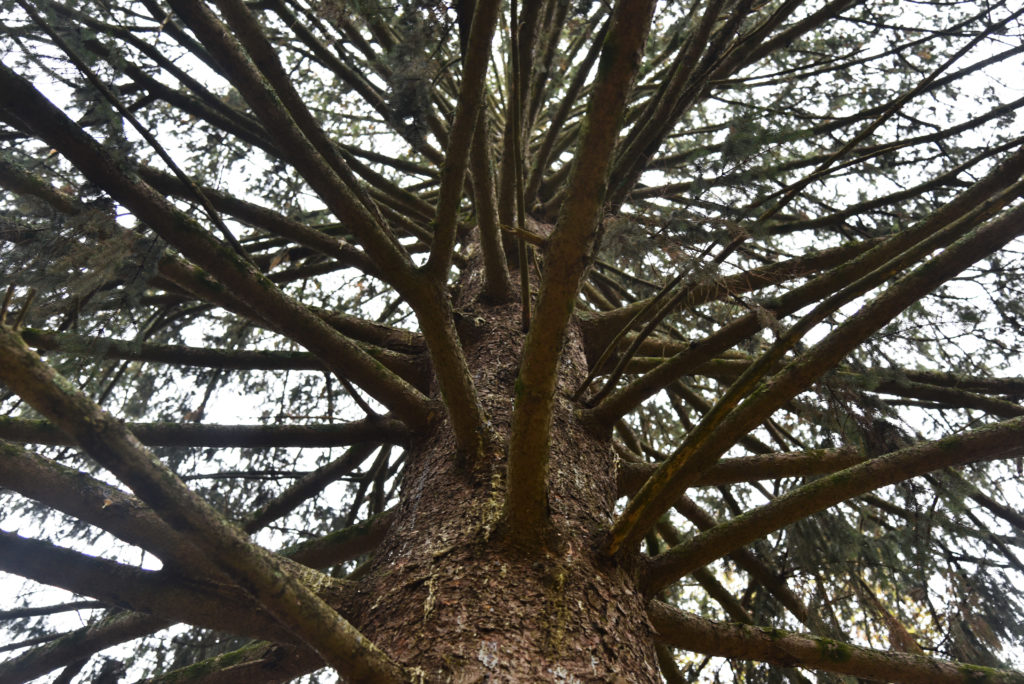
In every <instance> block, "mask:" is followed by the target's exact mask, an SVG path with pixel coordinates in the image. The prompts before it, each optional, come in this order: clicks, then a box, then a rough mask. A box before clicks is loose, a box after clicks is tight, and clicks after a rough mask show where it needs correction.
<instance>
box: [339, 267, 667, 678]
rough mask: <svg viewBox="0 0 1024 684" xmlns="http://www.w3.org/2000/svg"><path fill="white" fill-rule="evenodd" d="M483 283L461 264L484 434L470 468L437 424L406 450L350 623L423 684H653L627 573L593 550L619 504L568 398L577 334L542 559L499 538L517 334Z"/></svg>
mask: <svg viewBox="0 0 1024 684" xmlns="http://www.w3.org/2000/svg"><path fill="white" fill-rule="evenodd" d="M482 285H483V283H482V276H481V273H480V272H479V270H478V269H469V270H468V272H467V276H466V277H465V279H464V282H463V284H462V287H461V291H460V292H459V293H458V295H457V298H456V301H457V304H458V310H459V311H460V313H461V315H462V319H461V330H460V332H461V334H462V338H463V343H464V344H465V347H466V357H467V359H468V360H469V367H470V369H471V372H472V373H473V382H474V383H475V385H476V387H477V388H478V390H479V393H480V399H481V403H482V404H483V405H484V407H485V409H486V411H487V413H488V416H489V419H490V423H491V425H490V427H491V429H492V430H493V431H494V432H493V436H494V439H492V442H491V447H490V448H489V449H488V450H487V454H486V456H485V458H484V460H483V461H482V462H478V463H466V462H462V463H460V462H459V459H457V458H455V444H454V441H453V439H452V438H451V430H450V428H449V427H448V425H447V424H443V425H440V426H439V427H438V429H437V430H436V431H435V432H434V433H433V434H432V435H430V436H429V437H428V438H426V439H424V440H422V441H421V442H419V443H417V444H414V445H412V446H411V448H410V449H409V451H408V466H407V470H406V474H405V480H404V482H403V494H402V502H401V504H400V505H399V510H398V514H397V517H396V522H395V524H394V525H393V526H392V528H391V530H390V531H389V534H388V536H387V537H386V538H385V540H384V542H383V543H382V545H381V546H380V548H379V550H378V553H377V555H376V556H375V559H374V561H373V563H374V565H373V567H372V569H371V571H370V574H369V576H368V578H367V580H366V582H365V584H364V586H365V588H366V589H367V592H366V596H372V597H376V598H375V599H373V600H372V601H368V603H367V605H365V606H364V609H363V610H362V613H363V615H364V616H365V619H364V621H363V622H361V623H360V624H359V628H360V630H361V631H363V633H364V634H366V636H367V637H369V638H370V639H371V640H373V641H374V642H375V643H376V644H378V646H380V647H381V648H382V649H384V651H385V652H387V653H389V654H390V655H391V656H392V657H393V658H395V659H396V660H397V661H398V662H400V663H403V664H406V665H409V666H410V667H413V669H414V670H415V671H416V672H417V673H418V674H419V675H421V676H423V677H424V678H425V679H426V680H427V681H454V682H477V681H522V682H527V681H592V682H608V681H615V680H617V679H618V680H620V681H630V682H647V681H650V682H654V681H658V676H657V674H656V673H657V665H656V660H655V654H654V650H653V648H652V647H651V646H650V644H651V643H652V642H651V639H650V637H651V636H652V628H651V626H650V623H649V620H648V618H647V616H646V612H645V609H644V602H643V597H642V596H641V595H640V593H639V592H638V591H637V590H636V588H635V586H634V579H635V578H634V574H633V573H631V572H629V570H628V569H627V568H623V567H621V566H619V565H609V564H608V563H607V562H604V561H601V560H598V558H597V555H596V553H595V542H596V541H597V539H598V536H599V534H600V532H601V530H602V529H606V528H607V525H608V523H609V521H610V519H611V518H610V516H611V513H612V510H613V506H614V502H615V492H616V488H615V465H614V456H613V454H612V451H611V448H610V444H609V443H608V442H606V441H604V440H601V439H599V438H598V437H595V436H594V435H593V434H591V433H590V432H588V431H587V430H586V429H584V427H583V425H582V424H581V423H580V422H579V420H578V419H577V417H576V415H575V408H576V407H575V406H574V405H573V403H572V401H571V400H570V398H569V396H570V395H571V394H572V391H573V390H574V389H575V387H576V386H578V383H579V382H580V381H581V380H582V379H583V377H584V376H585V373H586V366H585V359H584V355H583V347H582V344H581V342H580V339H579V335H578V331H574V332H573V334H572V335H571V336H570V338H569V341H568V344H567V347H566V349H565V354H564V359H563V370H562V375H561V380H560V386H559V398H558V410H557V412H556V413H555V416H554V425H553V426H552V430H551V435H552V438H551V443H552V448H551V464H550V478H551V482H550V489H549V492H550V494H549V499H548V505H549V507H550V511H551V518H552V522H553V528H554V530H555V535H556V536H555V538H554V539H552V540H551V542H550V548H551V552H550V553H549V554H548V555H547V557H546V558H544V559H543V560H540V561H538V560H536V559H532V560H531V559H527V558H526V557H525V555H524V554H522V553H521V552H519V551H518V550H517V549H515V548H513V547H510V546H509V545H507V544H504V543H502V541H501V540H502V529H501V521H500V513H501V505H502V501H503V495H502V492H503V488H504V482H503V480H504V470H505V462H504V446H505V443H506V438H507V434H508V429H509V422H510V417H511V412H512V397H513V396H514V391H513V390H514V388H513V385H514V382H515V377H516V370H517V369H516V367H515V360H516V359H518V358H519V351H520V347H521V345H522V339H523V333H522V330H521V322H520V317H519V316H520V312H519V310H518V305H507V304H506V305H501V306H500V307H491V306H489V305H487V304H486V303H483V302H481V301H479V297H478V295H479V292H480V290H481V288H482ZM485 321H486V322H485ZM627 562H628V561H627Z"/></svg>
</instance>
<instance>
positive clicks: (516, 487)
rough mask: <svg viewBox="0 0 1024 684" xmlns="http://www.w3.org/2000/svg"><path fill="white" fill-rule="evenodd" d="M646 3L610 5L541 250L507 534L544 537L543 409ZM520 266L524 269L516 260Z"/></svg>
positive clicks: (548, 405) (550, 395) (519, 400)
mask: <svg viewBox="0 0 1024 684" xmlns="http://www.w3.org/2000/svg"><path fill="white" fill-rule="evenodd" d="M653 6H654V3H653V2H651V1H649V0H641V1H640V2H634V3H626V2H619V3H617V4H616V8H615V11H614V17H613V19H612V23H611V28H610V29H609V31H608V36H607V37H606V38H605V42H604V48H603V50H602V55H601V62H600V67H599V69H598V76H597V82H596V84H595V87H594V92H593V95H592V96H591V99H590V104H589V109H588V112H587V125H586V133H585V134H584V136H583V138H582V139H581V140H580V144H579V148H578V152H577V155H576V163H575V167H574V170H573V174H572V179H571V180H570V183H569V188H570V192H569V196H568V198H567V199H566V202H565V205H564V206H563V208H562V213H561V215H560V216H559V219H558V224H557V225H556V227H555V231H554V232H553V233H552V235H551V237H550V238H549V240H548V244H547V248H546V250H545V254H544V274H543V278H542V281H541V291H540V297H539V299H538V302H537V313H536V317H535V318H534V321H533V323H532V324H531V326H530V330H529V333H528V334H527V336H526V341H525V342H524V346H523V355H522V362H521V364H520V369H519V376H518V378H517V379H516V390H515V393H516V396H515V409H514V412H513V415H512V428H511V432H510V437H509V459H508V489H507V496H506V500H505V511H504V514H505V519H506V520H507V522H508V525H509V532H510V535H511V538H512V540H513V541H514V542H515V543H517V544H521V545H523V546H536V545H537V544H538V543H541V544H543V543H545V540H543V539H542V537H545V536H546V535H543V534H540V533H539V531H540V530H545V529H547V527H548V507H547V498H546V497H547V460H548V439H549V431H550V427H551V409H552V406H553V402H554V394H555V386H556V383H557V379H558V364H559V361H560V359H561V354H562V345H563V344H564V341H565V331H566V327H567V325H568V322H569V317H570V315H571V314H572V311H573V304H574V302H575V300H576V296H577V293H578V292H579V287H580V281H581V278H582V277H583V275H584V273H585V272H586V269H587V265H588V264H587V262H588V259H589V257H590V251H591V247H592V245H593V244H594V239H595V235H596V231H597V227H598V223H599V219H600V215H601V208H602V206H603V201H604V192H605V188H606V184H607V173H608V167H609V162H610V159H611V155H612V151H613V148H614V145H615V141H616V139H617V137H618V133H619V130H620V126H621V122H622V115H623V111H624V109H625V102H626V97H627V95H628V94H629V92H630V89H631V87H632V85H633V79H634V77H635V75H636V71H637V68H638V65H639V61H640V55H641V52H642V50H643V46H644V42H645V40H646V37H647V30H648V28H649V27H650V20H651V13H652V11H653ZM520 268H526V264H521V265H520Z"/></svg>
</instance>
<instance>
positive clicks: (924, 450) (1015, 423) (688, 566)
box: [645, 417, 1024, 592]
mask: <svg viewBox="0 0 1024 684" xmlns="http://www.w3.org/2000/svg"><path fill="white" fill-rule="evenodd" d="M1021 455H1024V417H1021V418H1013V419H1011V420H1008V421H1004V422H1002V423H996V424H994V425H989V426H986V427H983V428H979V429H977V430H973V431H971V432H969V433H967V434H966V435H954V436H951V437H946V438H945V439H941V440H938V441H936V442H929V443H926V444H918V445H915V446H912V447H908V448H906V449H900V450H899V451H894V452H892V453H890V454H886V455H885V456H879V457H877V458H873V459H871V460H869V461H866V462H864V463H861V464H859V465H855V466H853V467H850V468H847V469H845V470H842V471H839V472H837V473H834V474H832V475H828V476H825V477H823V478H821V479H818V480H815V481H814V482H811V483H809V484H806V485H803V486H800V487H797V488H795V489H793V490H791V491H789V492H786V493H785V494H783V495H781V496H779V497H777V498H775V499H773V500H772V501H771V502H770V503H767V504H765V505H764V506H761V507H759V508H756V509H753V510H751V511H747V512H746V513H743V514H742V515H738V516H736V517H735V518H733V519H731V520H729V521H728V522H723V523H719V524H718V525H716V526H715V527H714V528H711V529H710V530H707V531H704V532H702V533H701V534H699V535H697V536H696V537H694V538H692V539H690V540H688V541H686V542H684V543H683V544H681V545H680V546H677V547H674V548H672V549H670V550H668V551H665V552H664V553H661V554H658V555H657V556H656V557H655V558H654V559H652V560H651V563H650V566H649V567H648V570H647V576H646V581H645V584H646V586H647V588H648V590H649V591H651V592H653V591H657V590H658V589H660V588H662V587H664V586H667V585H668V584H669V583H671V582H672V581H674V580H675V579H677V578H679V577H682V576H683V575H685V574H687V573H688V572H690V571H692V570H693V569H695V568H699V567H702V566H704V565H706V564H707V563H709V562H711V561H712V560H714V559H715V558H720V557H721V556H723V555H725V554H727V553H728V552H730V551H732V550H733V549H737V548H739V547H741V546H744V545H745V544H748V543H750V542H751V541H753V540H755V539H759V538H761V537H763V536H765V535H766V534H768V533H770V532H773V531H775V530H778V529H781V528H782V527H785V526H786V525H789V524H790V523H793V522H795V521H797V520H800V519H802V518H804V517H806V516H808V515H810V514H812V513H815V512H817V511H820V510H823V509H825V508H828V507H829V506H834V505H835V504H837V503H840V502H842V501H845V500H847V499H851V498H853V497H855V496H859V495H861V494H864V493H866V492H869V491H872V490H874V489H878V488H879V487H884V486H886V485H889V484H894V483H896V482H901V481H903V480H907V479H910V478H912V477H917V476H918V475H924V474H925V473H929V472H931V471H933V470H939V469H942V468H948V467H950V466H955V465H964V464H967V463H974V462H977V461H988V460H994V459H1002V458H1015V457H1019V456H1021Z"/></svg>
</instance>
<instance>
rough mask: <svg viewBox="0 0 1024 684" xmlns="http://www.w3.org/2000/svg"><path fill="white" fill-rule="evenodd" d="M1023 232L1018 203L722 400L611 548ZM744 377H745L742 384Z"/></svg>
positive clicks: (640, 498) (627, 516) (657, 478)
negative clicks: (826, 376) (820, 381)
mask: <svg viewBox="0 0 1024 684" xmlns="http://www.w3.org/2000/svg"><path fill="white" fill-rule="evenodd" d="M1021 232H1024V207H1017V208H1015V209H1012V210H1010V211H1008V212H1006V213H1005V214H1004V215H1003V216H1001V217H1000V218H999V219H996V220H994V221H991V222H990V223H988V224H986V225H984V226H982V227H980V228H977V229H976V230H974V231H973V232H971V233H969V234H968V235H966V236H965V237H963V238H961V239H960V240H958V241H957V242H956V243H954V244H953V245H951V246H950V247H949V248H947V249H946V250H945V251H944V252H942V253H941V254H939V255H938V256H936V257H935V258H933V259H932V260H931V261H929V262H927V263H925V264H924V265H922V266H920V267H918V268H917V269H915V270H914V271H912V272H911V273H909V274H908V275H906V276H904V277H903V278H900V279H899V280H898V281H897V282H896V283H894V284H893V285H892V286H891V287H890V288H889V289H888V290H886V291H885V292H884V293H882V294H880V295H878V296H877V297H875V298H874V299H873V300H872V301H871V302H869V303H868V304H866V305H865V306H864V307H863V308H861V310H860V311H858V312H857V313H856V314H854V315H852V316H850V318H848V319H847V320H846V322H844V323H843V324H842V325H840V326H838V327H837V328H836V329H835V330H834V331H833V332H831V333H830V334H829V335H827V336H826V337H825V338H824V339H823V340H822V341H821V342H819V343H818V344H816V345H815V346H814V347H812V348H811V349H810V350H808V351H807V352H806V353H804V354H802V355H800V356H799V357H797V359H796V360H795V361H793V362H792V363H790V364H789V365H788V366H786V367H785V368H784V369H783V370H782V371H780V372H779V373H777V374H776V375H775V376H774V377H772V378H771V379H770V380H768V381H767V382H765V383H763V384H761V385H760V387H758V388H757V390H756V391H754V392H753V393H752V394H751V395H750V396H749V398H747V399H746V400H745V401H743V403H742V404H740V405H739V406H737V407H736V408H735V409H733V410H730V409H732V406H734V405H735V404H733V403H732V402H738V398H733V397H729V399H728V401H725V402H723V401H720V402H719V403H718V404H717V405H716V408H715V409H713V410H712V411H711V412H709V413H708V414H706V415H705V418H704V419H703V420H702V421H701V424H700V425H699V426H698V428H697V429H695V430H694V431H692V432H691V433H690V434H689V435H688V436H687V438H686V440H685V441H684V443H683V445H682V446H681V447H680V448H679V449H678V450H677V451H676V452H675V453H674V454H673V455H672V456H671V457H670V458H669V459H668V460H667V461H666V463H665V465H664V466H663V467H662V468H660V469H659V471H658V472H657V473H656V474H655V475H654V476H652V477H651V479H650V480H648V482H647V484H645V485H644V487H643V489H641V491H640V492H639V493H638V494H637V496H636V497H635V498H634V499H633V500H632V501H630V503H629V505H628V506H627V507H626V510H625V511H624V512H623V514H622V516H621V517H620V518H619V520H618V521H617V522H616V524H615V527H614V528H613V530H612V532H610V533H609V538H608V539H609V541H608V549H609V551H610V552H611V553H614V552H615V550H617V549H618V548H621V546H622V545H623V544H631V543H635V542H636V541H638V540H639V539H640V538H641V537H642V536H643V534H644V533H645V532H646V530H648V529H650V528H651V526H652V525H653V524H654V523H655V522H656V521H657V519H658V517H660V515H661V514H662V513H663V512H664V511H665V510H666V509H667V508H668V507H669V506H671V505H672V502H673V501H674V500H675V499H677V498H678V497H679V495H680V494H681V493H682V492H683V491H685V487H687V486H689V485H690V484H692V482H693V480H694V478H695V476H696V475H697V474H699V473H700V472H702V471H703V470H704V469H706V468H707V467H709V466H710V465H711V464H713V463H714V462H715V461H717V460H718V458H719V457H720V456H721V454H722V453H724V452H725V451H726V449H728V448H729V447H730V446H731V445H732V444H733V443H735V441H736V439H737V438H738V437H739V436H741V435H743V434H746V433H747V432H749V431H750V430H752V429H753V428H754V427H756V426H757V425H759V424H760V423H761V422H763V421H764V420H765V419H767V418H768V417H769V416H770V415H771V413H772V412H773V411H774V410H775V409H777V408H778V407H780V406H782V405H783V404H784V403H785V402H787V401H789V400H790V399H792V398H793V397H794V396H796V395H797V394H799V393H800V392H801V391H803V390H804V389H806V388H807V387H808V386H809V385H810V384H811V383H812V382H813V381H814V380H815V379H816V378H817V377H819V376H820V375H821V373H823V372H825V371H826V370H827V369H829V368H832V367H834V366H835V365H836V364H837V363H838V362H839V361H840V360H841V359H842V358H843V357H844V356H846V355H847V354H848V353H850V351H852V350H853V349H854V348H856V346H857V345H859V344H860V343H861V342H863V341H864V340H866V339H867V338H868V337H870V336H871V335H872V334H873V333H875V332H876V331H877V330H879V329H881V328H882V326H884V325H886V324H887V323H888V322H889V321H891V320H892V319H894V318H895V317H896V316H898V315H899V314H900V313H901V312H902V311H903V310H904V309H906V307H908V306H910V305H911V304H913V303H914V302H916V301H918V300H919V299H921V298H922V297H923V296H925V295H926V294H928V293H929V292H931V291H932V290H934V289H935V288H936V287H938V286H939V285H941V284H942V283H943V282H945V281H947V280H949V279H950V278H952V277H953V276H955V275H956V274H957V273H959V272H961V271H962V270H964V269H965V268H967V267H969V266H970V265H971V264H973V263H975V262H976V261H978V260H980V259H982V258H984V257H986V256H988V255H989V254H992V253H993V252H996V251H998V250H999V249H1001V248H1002V247H1003V246H1004V245H1005V244H1006V243H1007V242H1009V241H1010V240H1012V239H1013V238H1015V237H1017V236H1018V235H1019V234H1020V233H1021ZM745 375H746V374H745ZM742 382H743V378H741V379H740V380H738V381H737V384H739V383H742ZM737 384H734V386H733V387H734V388H735V387H736V386H737ZM731 391H732V388H730V392H731Z"/></svg>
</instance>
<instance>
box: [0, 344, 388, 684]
mask: <svg viewBox="0 0 1024 684" xmlns="http://www.w3.org/2000/svg"><path fill="white" fill-rule="evenodd" d="M0 349H2V351H3V354H4V357H5V359H6V360H7V362H6V363H5V364H4V365H3V366H2V367H0V379H2V380H3V382H4V383H6V384H7V385H8V386H9V387H11V388H12V389H13V390H14V391H15V392H17V393H18V394H19V395H21V396H22V398H24V399H25V400H26V401H27V402H28V403H29V404H30V405H31V406H32V407H33V408H35V409H36V410H37V411H39V412H40V413H42V414H43V415H45V416H47V417H48V418H50V419H51V420H53V421H54V422H55V423H57V424H58V425H59V426H60V428H61V429H62V430H64V431H65V432H67V433H68V434H70V435H72V436H73V437H74V438H75V440H76V441H77V442H78V443H79V444H80V445H81V446H82V447H83V448H84V449H85V450H86V452H88V453H89V455H90V456H92V457H93V458H94V459H95V460H96V461H97V462H99V463H100V464H102V465H103V466H104V467H106V468H107V469H108V470H110V471H111V472H113V473H114V474H115V475H117V477H118V478H119V479H121V480H122V481H123V482H125V483H126V484H128V485H129V486H130V487H131V488H132V489H133V491H135V493H136V495H138V496H139V498H140V499H142V500H143V501H145V502H146V503H148V504H149V505H150V506H152V508H153V510H155V511H156V512H157V513H158V515H160V517H161V518H163V519H164V520H165V521H166V522H168V524H170V525H171V526H172V527H174V528H175V529H178V530H180V531H181V532H182V533H183V534H186V535H188V537H189V538H190V539H191V540H192V541H193V542H194V543H195V544H196V546H198V547H199V548H200V549H202V550H204V551H205V552H207V553H208V554H209V555H210V558H211V560H212V561H213V562H214V563H216V564H217V565H219V566H220V567H221V568H223V570H224V571H225V572H226V573H228V574H229V575H230V576H232V577H233V578H234V579H235V580H236V581H237V582H238V583H239V585H240V586H242V587H244V588H245V589H246V590H247V591H248V592H249V593H251V594H252V596H253V597H254V598H255V599H256V600H257V601H258V602H259V603H260V604H262V605H263V606H264V607H265V608H266V609H267V610H268V611H269V612H270V613H271V614H272V615H273V616H274V617H275V618H276V619H277V620H278V621H279V622H280V623H282V624H283V625H286V626H287V628H288V629H289V630H290V631H291V632H293V633H294V634H295V635H297V636H298V637H299V638H301V639H302V640H303V641H304V642H306V643H307V644H308V645H309V646H310V647H312V648H313V649H314V650H316V651H317V653H319V654H320V655H321V657H323V658H324V661H325V662H326V663H328V664H329V665H331V666H332V667H335V668H336V669H337V670H338V671H339V672H340V673H341V674H343V675H346V676H349V677H351V678H353V679H356V680H359V679H362V678H371V677H372V678H373V679H374V680H375V681H380V682H390V681H404V680H405V679H406V677H405V674H404V672H403V671H402V670H401V669H400V668H399V667H398V666H397V665H395V664H394V663H393V662H392V661H391V660H390V659H389V658H388V657H387V656H386V655H384V654H383V653H381V652H380V651H379V650H378V649H377V648H376V647H375V646H374V645H373V644H372V643H370V642H369V641H367V640H366V638H365V637H363V636H362V635H361V634H360V633H359V632H358V631H357V630H356V629H355V628H354V627H352V625H351V624H349V623H348V621H346V620H345V619H344V618H342V617H341V616H340V615H338V613H337V612H336V611H335V610H334V609H332V608H331V607H330V606H329V605H327V604H326V603H325V602H324V601H323V600H322V599H321V598H320V597H318V596H317V595H316V593H314V592H313V591H312V590H311V589H310V588H309V587H308V586H307V585H306V584H305V583H304V582H302V581H300V580H299V579H298V578H296V577H295V576H293V575H292V574H291V573H290V572H288V571H286V570H285V569H284V566H283V565H282V563H281V562H280V561H279V560H277V559H275V558H274V557H273V556H271V555H270V554H269V553H267V552H266V551H264V550H263V549H261V548H260V547H258V546H256V545H254V544H252V543H251V542H250V541H249V540H248V539H247V538H246V537H245V535H244V534H243V533H242V532H241V531H240V530H238V529H237V528H235V527H234V526H232V525H231V524H229V523H228V522H227V521H225V520H224V519H223V518H222V517H221V516H220V515H219V514H218V513H217V512H216V511H215V510H214V509H213V508H212V507H211V506H210V505H209V504H208V503H206V502H205V501H204V500H203V499H201V498H200V497H199V496H198V495H196V494H195V493H194V492H192V491H191V490H189V489H188V488H187V487H186V486H185V485H184V484H183V483H182V482H181V480H179V479H178V478H177V477H176V476H175V475H174V473H173V472H172V471H170V470H169V469H168V468H167V467H166V466H165V465H164V464H163V463H161V462H160V461H159V459H157V458H156V457H155V456H153V454H152V453H150V452H149V451H148V450H147V449H146V448H145V447H144V446H142V444H141V443H139V442H138V440H136V439H135V437H134V436H133V435H132V434H131V432H129V431H128V429H127V428H125V427H124V425H122V424H121V423H120V422H119V421H117V420H115V419H113V418H112V417H111V416H109V415H108V414H106V413H105V412H103V411H102V409H100V408H99V407H98V406H97V405H96V404H94V403H93V402H92V401H90V400H89V399H88V398H87V397H86V396H84V395H83V394H81V393H80V392H78V391H77V390H75V389H74V388H73V387H71V386H70V384H69V383H68V382H67V381H66V380H64V379H63V378H61V377H60V376H58V375H57V374H56V373H55V372H54V371H53V369H52V368H49V367H48V366H46V365H45V364H44V363H42V361H40V359H39V357H38V356H36V355H35V354H34V353H33V352H32V351H31V350H30V349H29V348H28V347H27V346H26V345H25V343H24V342H23V341H22V340H21V339H20V338H19V337H18V336H17V335H16V334H15V333H13V332H12V331H11V330H10V329H9V328H7V327H6V326H0Z"/></svg>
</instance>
